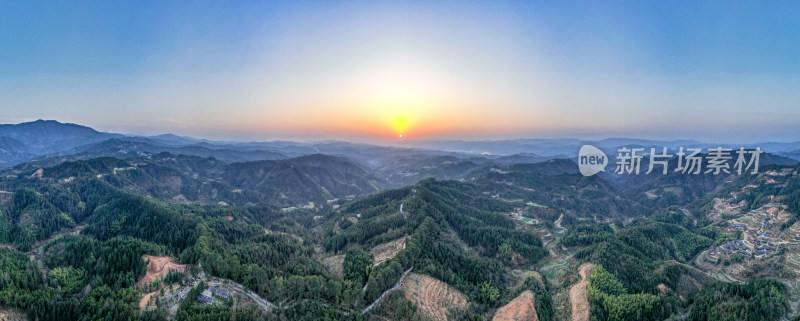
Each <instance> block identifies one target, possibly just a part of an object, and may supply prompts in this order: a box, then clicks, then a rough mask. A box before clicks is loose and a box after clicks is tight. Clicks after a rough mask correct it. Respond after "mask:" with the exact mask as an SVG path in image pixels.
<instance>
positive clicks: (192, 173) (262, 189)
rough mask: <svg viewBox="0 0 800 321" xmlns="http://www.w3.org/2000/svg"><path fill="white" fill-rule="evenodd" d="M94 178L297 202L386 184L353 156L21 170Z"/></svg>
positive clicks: (194, 194) (203, 197) (176, 159)
mask: <svg viewBox="0 0 800 321" xmlns="http://www.w3.org/2000/svg"><path fill="white" fill-rule="evenodd" d="M37 173H40V174H37ZM93 177H98V178H100V179H102V180H104V181H106V182H108V183H111V184H112V185H114V186H116V187H119V188H121V189H124V190H126V191H129V192H134V193H137V194H141V195H147V196H151V197H155V198H158V199H162V200H165V201H169V202H175V203H189V202H200V203H214V204H216V203H220V202H225V203H228V204H232V205H233V204H240V205H241V204H247V203H259V202H265V203H270V204H273V205H278V206H295V205H303V204H306V203H308V202H317V203H321V202H325V201H326V200H330V199H334V198H341V197H345V196H351V195H352V196H357V195H363V194H369V193H373V192H377V191H379V190H381V189H383V188H386V183H384V182H383V181H382V180H380V179H378V178H376V177H374V176H372V175H370V174H369V173H367V172H365V171H364V170H363V169H362V168H361V167H360V166H358V165H356V164H354V163H352V162H350V161H348V160H347V159H345V158H341V157H335V156H329V155H319V154H318V155H309V156H302V157H297V158H292V159H285V160H264V161H255V162H242V163H231V164H228V163H225V162H222V161H219V160H217V159H215V158H201V157H197V156H186V155H172V154H168V153H161V154H156V155H152V156H150V157H139V158H128V159H126V160H121V159H117V158H111V157H105V158H95V159H89V160H79V161H70V162H63V163H60V164H58V165H56V166H53V167H48V168H44V169H42V171H41V172H39V171H38V170H36V169H33V168H28V171H27V172H24V173H22V174H20V178H21V179H25V180H28V179H33V180H36V179H44V180H52V181H68V180H72V179H76V178H93Z"/></svg>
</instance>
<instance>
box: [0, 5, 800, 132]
mask: <svg viewBox="0 0 800 321" xmlns="http://www.w3.org/2000/svg"><path fill="white" fill-rule="evenodd" d="M799 16H800V5H798V3H797V2H770V3H769V5H764V4H763V3H760V2H756V1H753V2H734V1H724V2H723V1H719V2H712V1H708V2H702V3H699V2H695V1H686V2H679V1H667V2H649V1H636V2H633V1H631V2H610V1H609V2H567V1H556V2H495V1H457V2H436V3H430V2H426V1H412V2H396V1H393V2H375V1H369V2H357V1H346V2H333V1H322V2H297V1H290V2H274V1H253V2H245V1H226V2H203V1H195V2H166V1H152V2H151V1H127V2H122V1H119V2H117V1H82V2H77V1H75V2H68V1H3V0H0V106H2V107H0V108H2V110H3V113H2V114H0V122H20V121H27V120H35V119H39V118H44V119H57V120H61V121H69V122H75V123H81V124H86V125H89V126H93V127H96V128H98V129H100V130H107V131H120V132H127V133H141V134H156V133H163V132H174V133H178V134H184V135H192V136H200V137H209V138H227V139H263V140H267V139H277V138H282V139H283V138H295V139H318V138H344V139H354V140H375V139H383V138H387V139H388V138H389V137H394V135H396V134H400V133H402V134H405V135H406V136H407V137H410V138H418V139H425V138H467V139H469V138H511V137H586V138H600V137H608V136H629V137H642V138H668V139H669V138H688V139H699V140H723V141H737V140H748V141H749V140H782V141H794V140H800V126H798V124H800V59H797V57H800V19H797V17H799ZM400 123H402V124H403V125H402V126H401V125H398V124H400Z"/></svg>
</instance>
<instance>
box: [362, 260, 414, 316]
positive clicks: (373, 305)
mask: <svg viewBox="0 0 800 321" xmlns="http://www.w3.org/2000/svg"><path fill="white" fill-rule="evenodd" d="M413 269H414V267H413V266H412V267H411V268H409V269H408V270H406V272H405V273H403V276H401V277H400V280H397V283H395V284H394V286H393V287H392V288H391V289H388V290H386V291H384V292H383V294H381V296H379V297H378V299H376V300H375V302H372V304H370V305H369V306H368V307H366V308H364V310H362V311H361V314H364V313H367V312H369V310H372V308H374V307H375V305H377V304H378V302H381V300H382V299H383V297H385V296H386V295H388V294H390V293H392V292H394V291H396V290H397V289H399V288H400V286H402V285H403V280H405V279H406V276H407V275H408V274H409V273H411V270H413Z"/></svg>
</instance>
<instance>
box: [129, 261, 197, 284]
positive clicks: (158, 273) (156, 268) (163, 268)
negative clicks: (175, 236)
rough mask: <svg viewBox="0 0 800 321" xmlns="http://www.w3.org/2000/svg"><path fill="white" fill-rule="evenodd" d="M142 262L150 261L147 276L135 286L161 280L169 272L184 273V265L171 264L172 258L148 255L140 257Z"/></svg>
mask: <svg viewBox="0 0 800 321" xmlns="http://www.w3.org/2000/svg"><path fill="white" fill-rule="evenodd" d="M142 260H144V261H145V262H146V261H148V260H149V261H150V264H148V265H147V274H145V276H144V277H142V279H141V280H139V282H136V285H140V286H141V285H145V284H148V283H150V282H153V280H156V279H159V278H163V277H165V276H167V273H169V271H176V272H180V273H183V272H185V271H186V265H184V264H175V263H172V258H171V257H168V256H162V257H157V256H150V255H142Z"/></svg>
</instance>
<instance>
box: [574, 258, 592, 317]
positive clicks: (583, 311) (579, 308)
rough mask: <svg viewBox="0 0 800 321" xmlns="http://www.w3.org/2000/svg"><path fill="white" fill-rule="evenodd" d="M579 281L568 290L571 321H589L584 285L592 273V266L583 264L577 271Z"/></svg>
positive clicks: (587, 299) (587, 300)
mask: <svg viewBox="0 0 800 321" xmlns="http://www.w3.org/2000/svg"><path fill="white" fill-rule="evenodd" d="M579 273H580V275H581V281H580V282H578V283H576V284H575V285H573V286H572V287H571V288H570V289H569V302H570V305H571V306H572V321H589V297H588V296H587V295H586V285H587V284H589V275H590V274H591V273H592V264H591V263H584V264H583V265H581V267H580V269H579Z"/></svg>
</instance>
